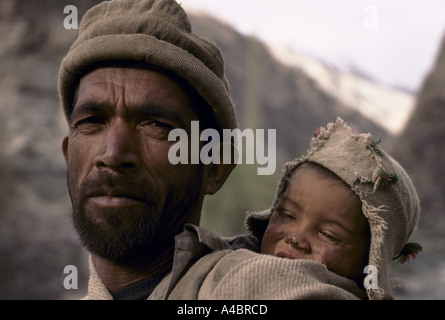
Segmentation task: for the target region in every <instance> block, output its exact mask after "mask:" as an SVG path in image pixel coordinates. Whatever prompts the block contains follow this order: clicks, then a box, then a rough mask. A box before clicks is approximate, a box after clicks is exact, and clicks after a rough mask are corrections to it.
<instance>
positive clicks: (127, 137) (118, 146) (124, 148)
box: [94, 122, 140, 173]
mask: <svg viewBox="0 0 445 320" xmlns="http://www.w3.org/2000/svg"><path fill="white" fill-rule="evenodd" d="M137 140H138V137H137V134H136V131H135V130H134V129H133V128H131V127H130V126H129V125H128V124H126V123H124V122H117V123H112V124H110V125H109V126H108V127H107V128H106V129H105V132H104V138H103V140H102V142H101V144H102V146H101V147H102V148H101V151H100V153H99V154H98V155H97V156H96V157H95V161H94V164H95V166H96V167H97V168H99V169H100V170H104V169H110V170H113V171H116V172H118V173H124V172H129V171H136V170H137V169H138V168H139V166H140V158H139V150H138V141H137Z"/></svg>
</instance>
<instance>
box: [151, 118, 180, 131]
mask: <svg viewBox="0 0 445 320" xmlns="http://www.w3.org/2000/svg"><path fill="white" fill-rule="evenodd" d="M148 123H149V125H151V126H155V127H160V128H165V129H168V130H173V129H174V127H173V126H172V125H170V124H168V123H165V122H161V121H157V120H151V121H149V122H148Z"/></svg>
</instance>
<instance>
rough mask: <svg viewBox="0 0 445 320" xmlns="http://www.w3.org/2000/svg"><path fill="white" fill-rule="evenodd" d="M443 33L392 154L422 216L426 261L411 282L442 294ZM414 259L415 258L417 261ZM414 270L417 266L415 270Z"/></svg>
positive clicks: (444, 239)
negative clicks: (410, 181) (407, 177)
mask: <svg viewBox="0 0 445 320" xmlns="http://www.w3.org/2000/svg"><path fill="white" fill-rule="evenodd" d="M444 137H445V37H444V38H443V40H442V45H441V49H440V51H439V52H438V56H437V60H436V62H435V66H434V67H433V69H432V71H431V73H430V74H429V76H428V77H427V78H426V79H425V81H424V84H423V88H422V90H421V92H420V93H419V96H418V100H417V105H416V108H415V111H414V113H413V115H412V117H411V119H410V121H409V123H408V125H407V126H406V129H405V130H404V132H403V133H402V134H401V135H400V136H399V137H397V139H396V142H395V144H394V155H395V156H396V157H397V158H398V159H400V162H401V163H402V164H403V165H404V166H405V167H406V168H407V170H408V171H409V172H410V174H411V177H412V179H413V181H414V183H415V184H416V186H417V190H418V193H419V196H420V200H421V205H422V216H421V220H420V223H419V226H418V232H417V238H418V239H419V241H420V243H422V244H423V245H424V250H423V252H424V257H423V258H424V259H419V261H418V262H420V261H422V263H423V264H425V265H427V266H426V268H425V269H423V271H424V270H427V271H426V272H425V271H424V272H423V273H422V282H421V283H417V284H413V286H414V287H417V290H418V292H419V296H421V295H422V293H425V292H427V293H431V291H433V292H434V293H435V295H434V296H433V297H437V298H440V299H443V298H444V297H445V289H443V288H444V284H445V263H444V257H445V249H444V247H443V244H444V243H445V179H444V178H445V139H444ZM416 262H417V261H416ZM415 272H416V273H417V274H418V273H419V270H416V271H415Z"/></svg>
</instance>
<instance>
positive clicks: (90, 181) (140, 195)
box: [79, 172, 155, 202]
mask: <svg viewBox="0 0 445 320" xmlns="http://www.w3.org/2000/svg"><path fill="white" fill-rule="evenodd" d="M79 191H80V194H81V195H82V197H83V198H84V199H85V198H90V197H95V196H110V197H126V198H131V199H135V200H139V201H143V202H152V201H153V199H154V197H155V194H154V191H153V187H152V184H150V183H148V182H147V181H141V180H138V179H137V178H135V177H128V176H123V175H114V174H110V173H106V172H101V173H99V174H97V175H96V176H94V177H91V178H87V179H86V180H85V181H84V182H83V183H82V185H81V187H80V190H79Z"/></svg>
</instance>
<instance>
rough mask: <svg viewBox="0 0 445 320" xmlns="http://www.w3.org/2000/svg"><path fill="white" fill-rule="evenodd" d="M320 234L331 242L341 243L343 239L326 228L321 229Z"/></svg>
mask: <svg viewBox="0 0 445 320" xmlns="http://www.w3.org/2000/svg"><path fill="white" fill-rule="evenodd" d="M319 234H320V235H321V236H322V237H323V238H324V239H326V241H328V242H329V243H332V244H340V243H341V242H342V241H341V240H340V239H339V238H338V237H337V236H335V235H333V234H332V233H330V232H329V231H325V230H321V231H319Z"/></svg>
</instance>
